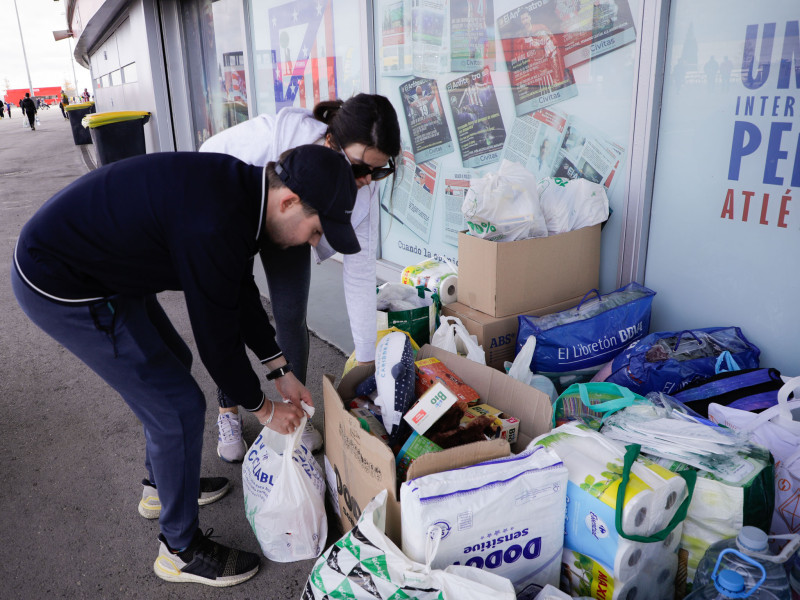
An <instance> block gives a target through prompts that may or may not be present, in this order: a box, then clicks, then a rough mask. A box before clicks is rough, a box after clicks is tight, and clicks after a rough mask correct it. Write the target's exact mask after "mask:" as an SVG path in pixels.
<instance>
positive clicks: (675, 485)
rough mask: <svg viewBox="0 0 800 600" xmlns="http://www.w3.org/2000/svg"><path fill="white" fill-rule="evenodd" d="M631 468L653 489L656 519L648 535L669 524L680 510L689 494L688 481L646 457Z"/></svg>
mask: <svg viewBox="0 0 800 600" xmlns="http://www.w3.org/2000/svg"><path fill="white" fill-rule="evenodd" d="M631 470H632V471H633V472H634V473H636V475H637V476H639V478H641V479H642V481H644V482H645V483H646V484H647V485H648V486H650V488H651V489H652V490H653V494H654V501H653V507H654V509H655V513H654V514H655V516H656V519H654V520H653V522H652V527H651V530H650V531H648V532H647V534H648V535H652V534H654V533H656V532H657V531H661V530H662V529H664V528H665V527H666V526H667V525H669V523H670V521H672V517H674V516H675V513H676V512H678V509H679V508H680V506H681V503H682V502H683V501H684V500H685V499H686V495H687V494H688V490H687V488H686V481H685V480H684V479H683V478H682V477H680V476H679V475H677V474H676V473H673V472H672V471H670V470H668V469H665V468H664V467H662V466H660V465H657V464H656V463H654V462H653V461H651V460H648V459H646V458H644V459H641V460H637V461H636V462H635V463H634V464H633V467H631Z"/></svg>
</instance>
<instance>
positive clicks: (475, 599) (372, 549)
mask: <svg viewBox="0 0 800 600" xmlns="http://www.w3.org/2000/svg"><path fill="white" fill-rule="evenodd" d="M386 495H387V492H386V490H383V491H381V492H380V493H379V494H378V495H377V496H375V498H373V499H372V501H370V503H369V504H368V505H367V506H366V508H365V509H364V512H363V513H362V514H361V517H360V518H359V520H358V523H357V524H356V526H355V527H354V528H353V529H352V530H351V531H350V532H348V533H347V534H346V535H345V536H344V537H343V538H342V539H340V540H339V541H338V542H336V543H335V544H334V545H332V546H331V547H330V548H328V549H327V550H326V552H325V554H324V555H323V556H322V557H320V558H319V559H318V560H317V562H316V564H315V565H314V568H313V569H312V571H311V575H309V578H308V581H307V582H306V586H305V588H304V590H303V596H302V600H323V599H327V598H340V599H342V600H376V599H377V598H416V599H417V600H438V599H444V600H484V599H486V598H491V599H492V600H515V595H514V587H513V586H512V585H511V582H510V581H508V579H506V578H504V577H500V576H498V575H494V574H493V573H487V572H486V571H481V570H480V569H476V568H474V567H448V568H447V569H444V570H442V571H438V570H433V569H431V562H432V561H433V559H434V557H435V555H436V551H437V548H438V543H439V536H440V535H441V530H440V529H438V528H435V530H434V531H432V533H433V534H435V535H433V536H432V537H431V539H430V543H429V545H428V546H427V548H426V551H427V557H426V563H425V564H422V563H419V562H414V561H412V560H410V559H409V558H408V557H407V556H405V555H404V554H403V553H402V552H401V551H400V549H399V548H398V547H397V546H396V545H395V544H394V543H392V541H391V540H390V539H389V538H388V537H386V534H385V533H384V530H385V525H386Z"/></svg>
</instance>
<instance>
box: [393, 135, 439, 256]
mask: <svg viewBox="0 0 800 600" xmlns="http://www.w3.org/2000/svg"><path fill="white" fill-rule="evenodd" d="M397 166H398V169H397V185H396V187H395V189H394V191H393V192H392V193H391V194H390V193H381V208H382V209H383V210H384V211H386V212H388V213H389V214H391V215H392V217H393V218H394V219H396V220H397V221H398V222H399V223H400V224H401V225H404V226H405V227H407V228H408V229H410V230H411V231H412V232H413V233H414V234H415V235H416V236H417V237H419V238H420V239H421V240H422V241H424V242H425V243H426V244H427V243H429V242H430V240H431V225H432V223H433V211H434V208H435V206H436V203H435V201H434V200H435V196H434V190H435V187H436V172H437V169H438V166H437V164H436V162H428V163H426V164H424V165H420V164H416V163H415V162H414V157H413V156H412V155H411V153H410V152H408V151H407V150H404V151H403V156H402V159H401V160H400V162H399V164H398V165H397ZM387 181H391V180H390V179H388V180H387ZM389 185H390V184H389ZM385 188H386V184H385V185H384V190H385ZM390 200H391V202H389V201H390Z"/></svg>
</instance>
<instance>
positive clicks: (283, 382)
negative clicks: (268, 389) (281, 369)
mask: <svg viewBox="0 0 800 600" xmlns="http://www.w3.org/2000/svg"><path fill="white" fill-rule="evenodd" d="M275 387H276V388H277V389H278V393H279V394H280V395H281V397H282V398H284V399H285V400H288V401H289V402H291V403H292V404H293V405H294V406H296V407H297V409H298V410H299V411H300V412H301V413H302V412H303V407H302V405H301V402H305V403H306V404H308V405H309V406H314V401H313V400H312V399H311V392H309V391H308V388H306V386H304V385H303V384H302V383H300V380H299V379H298V378H297V377H295V375H294V373H287V374H286V375H284V376H283V377H278V378H277V379H275ZM304 414H305V413H304Z"/></svg>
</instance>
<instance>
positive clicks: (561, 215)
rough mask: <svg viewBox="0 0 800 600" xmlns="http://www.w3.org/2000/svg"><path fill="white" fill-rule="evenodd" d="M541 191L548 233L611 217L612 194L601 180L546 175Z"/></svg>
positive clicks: (580, 226)
mask: <svg viewBox="0 0 800 600" xmlns="http://www.w3.org/2000/svg"><path fill="white" fill-rule="evenodd" d="M538 192H539V204H540V206H541V208H542V214H543V215H544V219H545V222H546V223H547V234H548V235H556V234H559V233H566V232H567V231H574V230H576V229H581V228H582V227H589V226H591V225H596V224H598V223H602V222H603V221H605V220H606V219H608V196H607V195H606V190H605V188H604V187H603V186H602V185H601V184H599V183H593V182H591V181H589V180H588V179H581V178H579V179H564V178H562V177H546V178H545V179H542V180H541V181H540V182H539V185H538Z"/></svg>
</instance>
